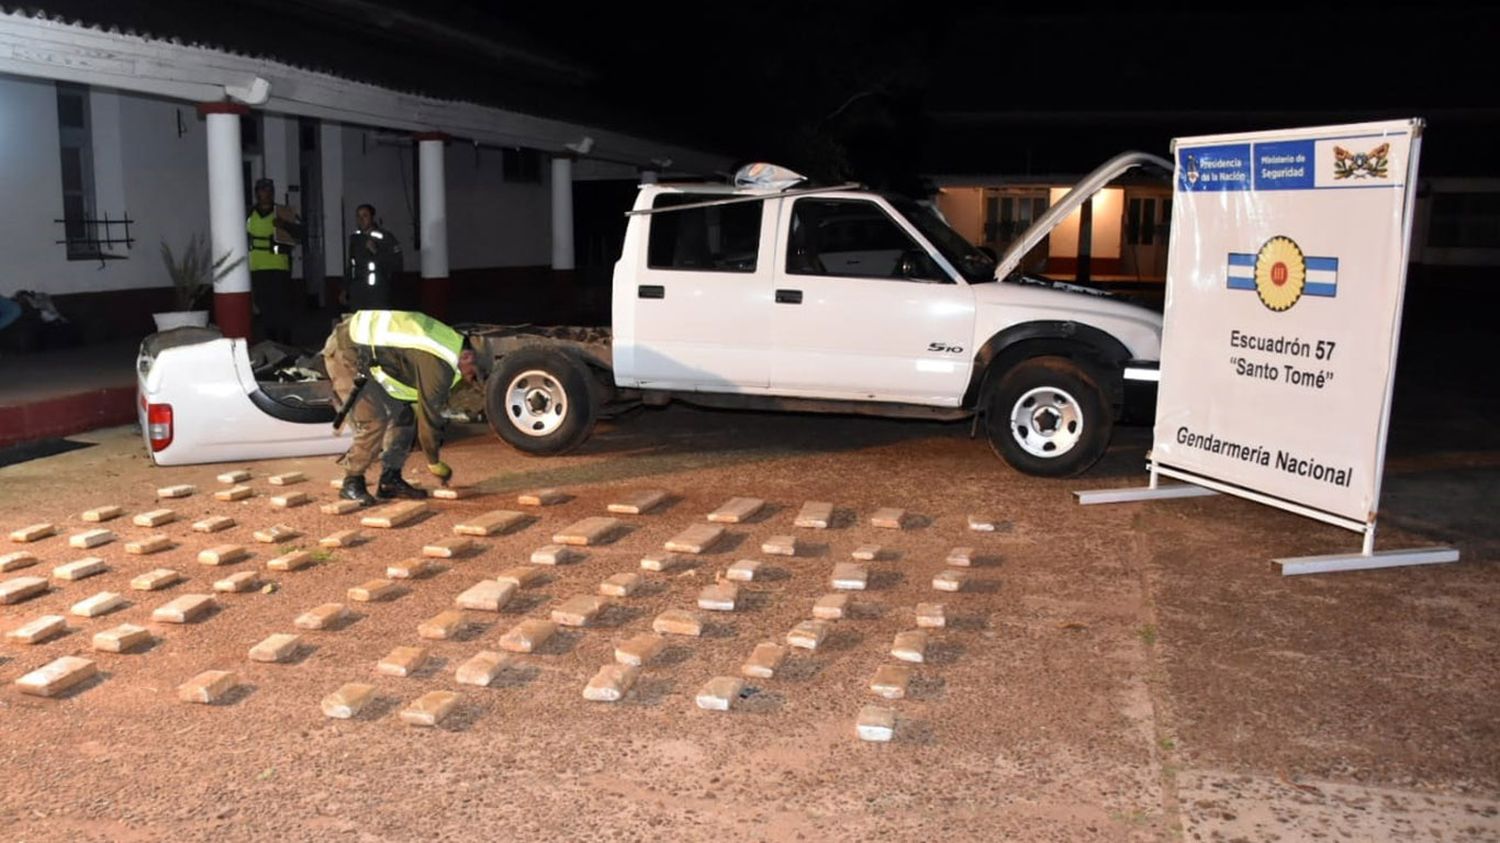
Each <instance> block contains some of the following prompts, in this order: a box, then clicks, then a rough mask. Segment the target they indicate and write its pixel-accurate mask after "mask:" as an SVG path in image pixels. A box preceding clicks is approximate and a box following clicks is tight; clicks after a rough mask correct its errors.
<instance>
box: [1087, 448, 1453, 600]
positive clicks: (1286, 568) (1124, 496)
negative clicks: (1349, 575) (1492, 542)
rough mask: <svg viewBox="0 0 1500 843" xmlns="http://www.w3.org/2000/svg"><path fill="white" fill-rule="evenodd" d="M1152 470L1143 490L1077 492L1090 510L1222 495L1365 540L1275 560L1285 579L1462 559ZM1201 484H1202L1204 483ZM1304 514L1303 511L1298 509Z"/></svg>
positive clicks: (1369, 527)
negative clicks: (1398, 545)
mask: <svg viewBox="0 0 1500 843" xmlns="http://www.w3.org/2000/svg"><path fill="white" fill-rule="evenodd" d="M1148 467H1149V469H1150V480H1149V483H1148V485H1146V486H1144V487H1140V486H1137V487H1132V488H1123V489H1091V490H1086V491H1079V492H1074V493H1073V495H1074V497H1076V498H1077V499H1078V504H1079V505H1080V506H1092V505H1097V504H1107V503H1134V502H1137V501H1153V500H1169V499H1172V498H1201V497H1209V496H1212V495H1217V494H1219V493H1220V492H1224V493H1226V494H1231V495H1234V496H1236V497H1242V498H1245V499H1247V500H1254V501H1256V502H1257V503H1266V504H1271V505H1273V506H1275V507H1277V508H1278V509H1287V510H1289V511H1292V512H1296V513H1297V514H1299V515H1306V516H1309V517H1312V518H1316V519H1317V520H1319V521H1323V522H1324V523H1327V524H1332V525H1333V526H1335V527H1342V528H1344V529H1346V530H1350V531H1352V532H1356V533H1360V534H1362V535H1363V536H1364V544H1363V547H1362V548H1361V549H1360V552H1358V553H1335V554H1329V555H1326V556H1290V557H1284V558H1281V559H1272V560H1271V564H1273V565H1275V566H1276V567H1277V568H1278V569H1279V570H1280V571H1281V575H1282V576H1285V577H1290V576H1296V575H1300V574H1331V573H1337V572H1339V571H1367V570H1373V569H1377V568H1398V567H1405V566H1408V565H1441V564H1446V563H1449V562H1457V561H1458V549H1457V548H1452V547H1424V548H1414V549H1410V550H1381V551H1376V550H1375V522H1374V520H1371V521H1370V522H1369V523H1366V524H1361V523H1359V522H1357V521H1350V520H1348V519H1344V518H1339V517H1338V516H1336V515H1328V514H1327V513H1322V512H1317V511H1316V510H1308V509H1306V508H1304V507H1298V506H1296V505H1295V504H1291V505H1288V503H1287V502H1286V501H1274V502H1273V501H1272V500H1261V498H1268V497H1269V496H1266V495H1260V494H1258V493H1255V492H1252V491H1250V490H1247V489H1236V488H1232V487H1227V486H1226V484H1221V483H1217V482H1215V481H1213V480H1210V479H1208V478H1205V477H1198V476H1195V475H1192V474H1189V473H1188V472H1184V471H1177V470H1175V469H1171V468H1168V467H1166V466H1160V465H1157V464H1156V463H1154V462H1152V463H1149V464H1148ZM1162 476H1167V477H1172V478H1173V479H1177V480H1182V481H1185V482H1183V483H1174V484H1171V485H1167V486H1163V485H1161V484H1160V482H1159V479H1160V477H1162ZM1200 484H1201V485H1200ZM1299 510H1300V511H1299Z"/></svg>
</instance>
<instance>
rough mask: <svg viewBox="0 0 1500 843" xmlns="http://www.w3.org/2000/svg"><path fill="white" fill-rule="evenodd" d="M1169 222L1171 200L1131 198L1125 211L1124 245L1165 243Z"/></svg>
mask: <svg viewBox="0 0 1500 843" xmlns="http://www.w3.org/2000/svg"><path fill="white" fill-rule="evenodd" d="M1171 220H1172V200H1171V199H1165V198H1163V199H1158V198H1155V197H1140V196H1137V197H1133V198H1132V199H1131V200H1130V202H1129V203H1128V204H1127V206H1126V211H1125V243H1126V244H1127V245H1130V246H1151V245H1155V244H1160V243H1165V242H1166V240H1167V232H1168V230H1169V228H1170V223H1171Z"/></svg>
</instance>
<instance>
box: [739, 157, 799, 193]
mask: <svg viewBox="0 0 1500 843" xmlns="http://www.w3.org/2000/svg"><path fill="white" fill-rule="evenodd" d="M805 181H807V176H804V175H802V174H801V173H794V172H792V171H791V170H788V169H787V168H785V167H778V166H776V165H775V164H765V163H759V162H758V163H755V164H746V165H745V166H743V167H741V168H739V169H738V170H736V171H735V173H734V186H735V187H760V188H765V189H768V190H786V189H787V188H789V187H793V186H795V185H798V184H801V183H802V182H805Z"/></svg>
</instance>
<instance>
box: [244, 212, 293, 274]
mask: <svg viewBox="0 0 1500 843" xmlns="http://www.w3.org/2000/svg"><path fill="white" fill-rule="evenodd" d="M245 233H247V234H249V235H250V271H251V272H258V271H260V270H263V269H285V270H291V268H292V255H291V249H290V248H289V247H287V246H284V245H282V244H280V243H277V242H276V210H275V209H274V208H273V209H272V210H271V213H270V214H268V215H266V216H261V215H260V211H258V210H256V209H254V208H251V209H250V218H249V219H247V220H245Z"/></svg>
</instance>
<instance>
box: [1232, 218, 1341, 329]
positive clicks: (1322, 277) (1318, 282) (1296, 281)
mask: <svg viewBox="0 0 1500 843" xmlns="http://www.w3.org/2000/svg"><path fill="white" fill-rule="evenodd" d="M1227 278H1228V280H1227V283H1226V286H1228V287H1229V289H1231V290H1254V291H1255V294H1256V295H1257V296H1258V297H1259V298H1260V303H1261V304H1263V305H1265V306H1266V307H1267V308H1268V309H1270V310H1274V311H1276V312H1278V313H1279V312H1281V311H1283V310H1287V309H1290V308H1291V306H1292V305H1294V304H1296V303H1297V302H1298V301H1299V300H1301V298H1302V297H1303V296H1325V297H1327V298H1333V297H1334V296H1336V295H1338V283H1339V259H1338V258H1328V257H1309V256H1307V255H1304V254H1303V253H1302V247H1301V246H1298V245H1297V243H1296V241H1294V240H1292V238H1290V237H1284V236H1280V235H1278V236H1276V237H1272V238H1271V239H1270V240H1267V241H1266V242H1265V245H1263V246H1261V247H1260V251H1258V252H1256V253H1255V254H1246V253H1243V252H1230V253H1229V270H1228V273H1227Z"/></svg>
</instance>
